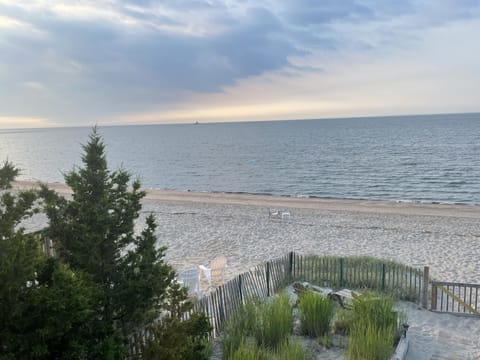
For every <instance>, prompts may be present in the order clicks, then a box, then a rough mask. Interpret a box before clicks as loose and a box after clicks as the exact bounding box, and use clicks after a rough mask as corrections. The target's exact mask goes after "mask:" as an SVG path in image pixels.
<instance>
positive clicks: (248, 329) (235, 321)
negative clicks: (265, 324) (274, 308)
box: [222, 300, 258, 359]
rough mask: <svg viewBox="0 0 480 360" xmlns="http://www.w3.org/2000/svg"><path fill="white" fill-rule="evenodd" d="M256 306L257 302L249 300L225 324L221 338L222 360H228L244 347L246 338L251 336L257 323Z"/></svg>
mask: <svg viewBox="0 0 480 360" xmlns="http://www.w3.org/2000/svg"><path fill="white" fill-rule="evenodd" d="M257 306H258V302H257V301H255V300H249V301H247V303H246V304H245V305H244V306H242V307H240V309H238V311H237V312H236V313H235V315H233V316H232V317H231V318H230V319H228V320H227V321H226V322H225V325H224V328H223V336H222V349H223V358H224V359H230V358H231V357H232V356H233V354H235V353H236V351H237V350H238V349H239V348H240V346H241V345H244V343H245V339H246V337H247V336H249V335H253V332H254V329H255V327H256V323H257Z"/></svg>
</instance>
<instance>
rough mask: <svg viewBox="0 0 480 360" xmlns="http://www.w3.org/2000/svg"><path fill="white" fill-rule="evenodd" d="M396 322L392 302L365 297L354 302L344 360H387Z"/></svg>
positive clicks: (373, 296) (391, 348)
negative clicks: (345, 358) (345, 359)
mask: <svg viewBox="0 0 480 360" xmlns="http://www.w3.org/2000/svg"><path fill="white" fill-rule="evenodd" d="M398 319H399V317H398V313H397V312H396V311H394V310H393V299H392V298H389V297H385V296H378V295H375V294H372V293H367V294H364V295H362V296H360V297H358V298H357V299H355V300H354V302H353V322H352V325H351V328H350V334H349V341H348V347H347V359H348V360H364V359H371V360H387V359H390V357H391V356H392V354H393V346H394V342H395V336H396V334H397V331H398Z"/></svg>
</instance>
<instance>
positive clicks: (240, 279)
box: [238, 274, 243, 305]
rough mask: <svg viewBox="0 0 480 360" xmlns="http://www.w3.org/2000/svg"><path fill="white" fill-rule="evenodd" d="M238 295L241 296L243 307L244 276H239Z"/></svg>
mask: <svg viewBox="0 0 480 360" xmlns="http://www.w3.org/2000/svg"><path fill="white" fill-rule="evenodd" d="M238 294H239V296H240V304H242V305H243V292H242V274H240V275H238Z"/></svg>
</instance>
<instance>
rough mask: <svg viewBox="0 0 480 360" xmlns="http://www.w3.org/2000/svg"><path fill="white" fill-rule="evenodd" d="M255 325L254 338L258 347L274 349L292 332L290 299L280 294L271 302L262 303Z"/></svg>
mask: <svg viewBox="0 0 480 360" xmlns="http://www.w3.org/2000/svg"><path fill="white" fill-rule="evenodd" d="M258 309H259V310H258V318H257V325H256V328H255V330H254V336H255V339H256V341H257V344H258V345H259V346H262V347H264V348H267V349H276V348H277V347H278V346H279V345H280V344H282V343H283V342H284V341H285V340H286V339H287V338H288V336H289V335H290V334H291V332H292V325H293V314H292V307H291V305H290V297H289V295H288V294H286V293H282V294H280V295H279V296H278V297H275V298H274V299H272V301H271V302H266V303H263V304H261V305H260V306H259V308H258Z"/></svg>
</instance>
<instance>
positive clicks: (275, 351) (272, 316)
mask: <svg viewBox="0 0 480 360" xmlns="http://www.w3.org/2000/svg"><path fill="white" fill-rule="evenodd" d="M289 300H290V298H289V295H288V294H287V293H282V294H280V295H278V296H276V297H274V298H272V299H269V301H266V302H259V301H255V300H249V301H248V302H247V303H246V304H245V305H244V306H243V307H241V308H240V309H239V310H238V311H237V313H236V314H235V315H234V316H232V317H231V318H230V319H229V320H228V321H227V322H226V323H225V326H224V331H223V335H222V348H223V358H224V359H228V360H231V359H244V358H245V359H278V360H287V359H291V360H304V359H306V355H305V351H304V350H303V349H302V347H301V346H300V344H299V343H297V342H294V341H292V340H291V336H290V335H291V333H292V324H293V314H292V306H291V305H290V302H289Z"/></svg>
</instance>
